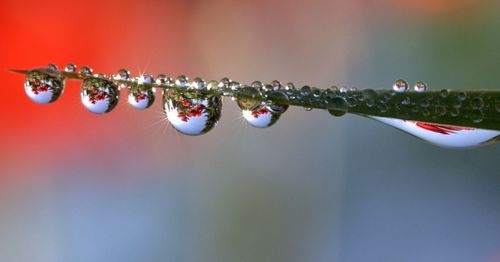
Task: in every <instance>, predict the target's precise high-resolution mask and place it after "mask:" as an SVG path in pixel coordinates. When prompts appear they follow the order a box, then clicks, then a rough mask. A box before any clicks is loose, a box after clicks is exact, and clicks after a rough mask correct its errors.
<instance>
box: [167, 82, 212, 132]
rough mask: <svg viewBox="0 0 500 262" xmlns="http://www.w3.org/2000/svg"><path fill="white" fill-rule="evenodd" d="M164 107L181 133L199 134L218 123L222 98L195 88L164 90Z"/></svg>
mask: <svg viewBox="0 0 500 262" xmlns="http://www.w3.org/2000/svg"><path fill="white" fill-rule="evenodd" d="M163 109H164V111H165V115H166V117H167V119H168V121H169V122H170V124H171V125H172V126H173V127H174V128H175V129H176V130H177V131H179V132H180V133H182V134H185V135H190V136H198V135H202V134H205V133H207V132H208V131H210V130H212V128H214V127H215V126H216V125H217V122H218V121H219V119H220V116H221V110H222V100H221V97H220V96H219V95H217V94H203V93H201V92H196V91H194V90H192V91H190V90H182V91H175V90H164V92H163Z"/></svg>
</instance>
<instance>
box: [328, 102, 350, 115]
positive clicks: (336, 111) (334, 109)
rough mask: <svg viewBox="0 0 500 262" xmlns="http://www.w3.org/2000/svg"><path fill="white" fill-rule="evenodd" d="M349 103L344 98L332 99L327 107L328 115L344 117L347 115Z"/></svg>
mask: <svg viewBox="0 0 500 262" xmlns="http://www.w3.org/2000/svg"><path fill="white" fill-rule="evenodd" d="M347 108H348V107H347V102H346V101H345V99H344V98H342V97H335V98H333V99H331V100H330V101H329V103H328V105H327V110H328V113H330V114H331V115H333V116H337V117H339V116H343V115H345V114H346V113H347Z"/></svg>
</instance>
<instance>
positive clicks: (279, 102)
mask: <svg viewBox="0 0 500 262" xmlns="http://www.w3.org/2000/svg"><path fill="white" fill-rule="evenodd" d="M265 104H266V106H267V109H269V111H271V112H272V113H277V114H283V113H285V111H286V110H287V109H288V107H289V106H290V100H289V99H288V96H287V95H286V94H284V93H282V92H280V91H271V92H269V93H267V94H266V100H265Z"/></svg>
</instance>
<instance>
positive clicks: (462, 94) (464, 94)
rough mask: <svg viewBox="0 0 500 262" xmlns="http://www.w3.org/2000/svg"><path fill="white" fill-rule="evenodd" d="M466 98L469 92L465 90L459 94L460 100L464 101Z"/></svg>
mask: <svg viewBox="0 0 500 262" xmlns="http://www.w3.org/2000/svg"><path fill="white" fill-rule="evenodd" d="M466 98H467V93H465V92H459V93H458V94H457V100H458V101H464V100H465V99H466Z"/></svg>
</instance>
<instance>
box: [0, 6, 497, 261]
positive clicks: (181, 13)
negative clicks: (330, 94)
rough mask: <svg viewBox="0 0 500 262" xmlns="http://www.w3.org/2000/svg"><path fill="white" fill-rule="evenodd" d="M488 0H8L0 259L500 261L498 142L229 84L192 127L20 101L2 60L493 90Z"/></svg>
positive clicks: (125, 109)
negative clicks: (465, 142)
mask: <svg viewBox="0 0 500 262" xmlns="http://www.w3.org/2000/svg"><path fill="white" fill-rule="evenodd" d="M499 15H500V4H499V3H498V2H497V1H474V0H421V1H418V0H409V1H398V0H381V1H373V0H353V1H344V0H318V1H307V2H306V1H260V0H254V1H230V0H218V1H199V0H189V1H187V0H185V1H182V0H178V1H148V0H146V1H109V2H101V1H81V0H76V1H52V2H50V3H49V2H47V1H11V0H2V1H1V2H0V35H1V37H0V79H1V81H2V88H3V92H4V94H3V95H2V101H1V103H0V109H1V111H2V112H3V113H2V116H1V117H0V261H17V262H24V261H38V262H43V261H61V262H63V261H73V262H79V261H81V262H87V261H120V262H126V261H195V262H196V261H231V262H232V261H315V262H316V261H319V262H322V261H487V262H498V261H500V222H499V221H500V205H499V202H500V172H499V168H498V163H499V161H500V147H499V146H498V145H493V146H488V147H484V148H477V149H472V150H462V151H455V150H449V149H442V148H439V147H435V146H432V145H429V144H426V143H423V142H421V141H419V140H417V139H415V138H413V137H411V136H409V135H407V134H404V133H402V132H400V131H398V130H395V129H393V128H391V127H388V126H385V125H383V124H381V123H377V122H375V121H372V120H368V119H364V118H361V117H357V116H345V117H342V118H332V117H331V116H330V115H329V114H328V113H327V112H324V111H321V110H313V111H311V112H306V111H305V110H304V109H301V108H291V109H289V110H288V112H287V113H286V114H285V115H283V116H282V117H281V119H280V120H279V121H278V122H277V123H276V125H274V126H273V127H271V128H269V129H256V128H252V127H251V126H249V125H248V124H246V123H245V122H244V120H242V118H241V114H240V112H239V110H238V108H237V107H236V106H235V105H234V103H233V102H231V101H230V100H228V99H226V101H225V102H226V103H225V106H224V109H223V116H222V118H221V121H220V123H219V125H218V126H217V127H216V128H215V129H214V130H212V131H211V132H209V133H208V134H206V135H203V136H200V137H188V136H183V135H181V134H180V133H177V132H176V131H175V130H174V129H173V128H172V127H170V126H169V125H168V123H167V122H166V120H165V119H164V117H163V115H162V113H161V111H162V108H161V102H159V101H157V102H156V103H155V105H154V106H153V108H152V109H149V110H147V111H138V110H134V109H133V108H131V107H130V106H129V105H127V102H126V99H122V101H120V104H119V105H118V107H117V108H116V109H115V110H114V111H113V112H111V113H109V114H107V115H94V114H92V113H90V112H88V111H87V110H86V109H85V108H84V107H83V105H82V104H81V103H80V101H79V99H80V98H79V85H80V83H79V82H76V81H72V82H69V83H68V84H67V88H66V90H65V93H64V94H63V96H62V97H61V99H60V100H58V101H57V102H55V103H54V104H51V105H45V106H43V105H38V104H35V103H33V102H31V101H30V100H29V99H28V97H27V96H26V95H25V93H24V90H23V76H22V75H16V74H13V73H9V72H7V68H34V67H38V66H45V65H47V64H48V63H55V64H57V65H58V66H59V67H64V65H65V64H66V63H69V62H72V63H76V64H77V65H78V66H83V65H89V66H91V67H93V68H94V72H100V73H105V74H112V73H115V72H116V71H117V70H118V69H120V68H122V67H126V68H128V69H129V70H130V71H131V72H132V73H133V74H134V75H137V74H139V73H144V72H147V73H152V74H154V75H156V74H158V73H166V74H169V75H171V76H177V75H178V74H181V73H182V74H187V75H189V76H191V77H195V76H201V77H204V78H205V79H207V80H210V79H220V78H222V77H224V76H228V77H230V78H232V79H235V80H237V81H240V82H242V83H247V84H248V83H251V81H253V80H261V81H266V82H270V81H271V80H274V79H278V80H281V81H282V82H287V81H293V82H294V83H295V84H296V85H297V86H300V85H304V84H309V85H312V86H317V87H321V88H326V87H329V86H330V85H332V84H336V85H339V86H343V85H345V86H356V87H358V88H390V86H392V83H393V82H394V80H396V79H398V78H403V79H406V80H407V81H409V82H410V83H414V82H416V81H418V80H424V81H427V82H428V83H429V86H430V88H431V89H441V88H453V89H463V88H467V89H471V88H483V89H491V88H498V83H499V82H500V74H498V61H499V59H500V47H499V46H500V20H499V19H498V16H499Z"/></svg>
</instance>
